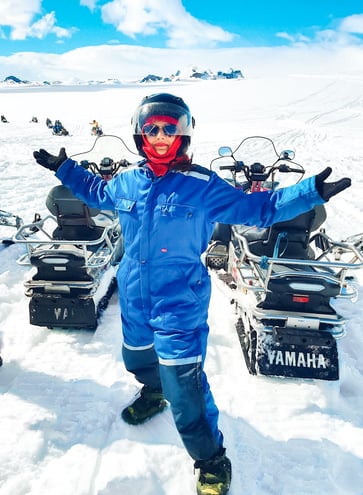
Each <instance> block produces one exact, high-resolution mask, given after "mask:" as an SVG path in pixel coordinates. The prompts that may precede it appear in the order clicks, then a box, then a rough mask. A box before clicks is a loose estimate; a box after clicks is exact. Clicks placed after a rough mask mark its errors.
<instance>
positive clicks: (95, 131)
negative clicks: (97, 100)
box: [91, 125, 103, 136]
mask: <svg viewBox="0 0 363 495" xmlns="http://www.w3.org/2000/svg"><path fill="white" fill-rule="evenodd" d="M91 134H92V135H93V136H102V134H103V130H102V127H101V126H100V125H99V126H97V127H94V128H93V129H92V131H91Z"/></svg>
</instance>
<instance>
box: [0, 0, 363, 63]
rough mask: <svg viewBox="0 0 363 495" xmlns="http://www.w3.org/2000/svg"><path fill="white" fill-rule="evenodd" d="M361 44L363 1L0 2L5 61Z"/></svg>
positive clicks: (0, 52) (1, 50)
mask: <svg viewBox="0 0 363 495" xmlns="http://www.w3.org/2000/svg"><path fill="white" fill-rule="evenodd" d="M336 33H338V34H340V35H341V36H345V37H346V36H349V37H353V38H354V39H355V40H356V42H359V41H361V40H362V33H363V3H362V0H349V1H346V0H304V1H300V2H296V1H293V0H280V1H271V0H259V1H255V2H254V1H251V0H248V1H245V0H232V1H225V2H223V1H221V0H208V1H200V0H60V1H57V2H55V1H54V0H23V1H22V2H19V1H18V0H1V2H0V56H5V57H6V56H10V55H12V54H14V53H19V52H25V51H26V52H27V51H35V52H40V53H41V52H45V53H55V54H61V53H65V52H67V51H70V50H73V49H75V48H78V47H86V46H90V45H102V44H109V45H117V44H126V45H141V46H147V47H154V48H186V47H187V48H213V47H219V48H229V47H251V46H255V47H259V46H278V45H289V44H293V43H301V42H303V43H308V42H313V41H315V42H316V40H326V39H327V38H329V37H330V36H332V35H336Z"/></svg>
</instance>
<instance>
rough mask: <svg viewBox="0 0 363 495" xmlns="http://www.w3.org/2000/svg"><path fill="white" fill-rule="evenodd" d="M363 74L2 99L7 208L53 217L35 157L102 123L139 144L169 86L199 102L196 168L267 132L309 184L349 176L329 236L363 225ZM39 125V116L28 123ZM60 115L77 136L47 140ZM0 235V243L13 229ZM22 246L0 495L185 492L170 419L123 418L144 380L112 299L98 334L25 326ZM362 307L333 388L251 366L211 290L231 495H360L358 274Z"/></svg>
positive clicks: (7, 348) (6, 313)
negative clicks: (149, 114)
mask: <svg viewBox="0 0 363 495" xmlns="http://www.w3.org/2000/svg"><path fill="white" fill-rule="evenodd" d="M362 87H363V76H362V77H360V76H356V77H350V76H342V75H337V76H336V77H333V76H325V77H324V76H315V77H314V76H308V75H303V74H301V75H295V76H289V75H284V74H281V75H278V76H276V77H270V78H255V79H246V80H236V81H205V82H189V83H182V82H180V83H175V84H173V85H167V84H163V85H147V86H146V85H143V86H141V85H136V84H135V85H128V86H122V87H117V88H107V87H102V88H97V87H95V86H92V87H73V88H72V87H62V88H55V87H52V88H40V89H37V88H29V89H28V90H26V91H24V90H16V89H11V90H1V91H0V113H2V114H4V115H5V116H6V117H7V119H8V121H9V123H8V124H2V123H0V133H1V134H0V135H1V142H0V143H1V144H0V149H1V153H0V184H1V202H0V209H3V210H8V211H11V212H12V213H14V214H17V215H19V216H21V217H22V218H23V219H24V221H26V222H27V221H31V220H32V219H33V216H34V213H35V212H38V213H40V214H41V215H45V213H46V208H45V204H44V201H45V197H46V194H47V191H48V190H49V188H50V187H51V186H53V185H55V184H56V183H57V180H56V179H55V178H54V176H53V175H52V173H50V172H48V171H46V170H44V169H41V167H39V166H37V165H36V164H35V161H34V160H33V158H32V152H33V151H34V150H36V149H39V148H40V147H43V148H45V149H47V150H48V151H50V152H55V153H57V152H58V150H59V147H60V146H65V147H66V150H67V153H68V154H73V153H77V152H81V151H84V150H86V149H88V148H90V146H91V145H92V143H93V137H92V136H91V135H90V128H91V126H90V124H89V122H92V120H93V119H97V120H98V122H99V123H100V124H101V125H102V126H103V130H104V132H105V133H107V134H116V135H120V136H121V137H123V138H124V139H125V141H126V142H127V143H128V144H129V146H131V147H133V143H132V137H131V133H130V117H131V115H132V113H133V111H134V109H135V107H136V106H137V104H138V103H139V101H140V100H141V98H142V97H143V96H145V95H146V94H150V93H152V92H159V91H167V92H172V93H175V94H178V95H180V96H182V97H183V98H184V99H185V100H186V102H187V103H188V104H189V105H190V108H191V109H192V112H193V114H194V116H195V119H196V122H197V125H196V129H195V134H194V137H193V151H194V158H195V161H196V162H199V163H201V164H203V165H208V164H209V162H210V160H211V159H212V158H214V157H216V155H217V150H218V147H219V146H221V145H230V146H231V147H232V148H233V147H234V146H236V145H237V144H238V143H239V141H240V140H241V138H243V137H246V136H248V135H255V134H262V135H267V136H269V137H271V138H273V139H274V141H275V142H276V144H277V146H278V148H280V149H286V148H289V149H294V150H295V151H296V159H297V160H298V161H299V162H301V163H303V164H304V165H305V167H306V168H307V171H308V172H307V175H313V174H315V173H317V172H319V171H320V170H322V169H323V168H325V167H326V166H327V165H330V166H331V167H332V168H333V177H334V178H340V177H342V176H345V175H349V176H351V177H352V179H353V185H352V187H351V188H350V189H348V190H347V191H345V192H343V193H342V194H340V195H339V196H337V197H336V198H333V199H332V200H331V201H330V202H329V203H328V205H327V210H328V220H327V225H326V228H327V231H328V232H329V233H330V235H331V236H332V237H338V238H344V237H345V236H347V235H349V234H351V233H353V232H356V233H357V232H363V220H362V218H363V217H362V215H363V194H362V191H363V179H362V163H363V147H362V133H363V93H362ZM33 115H34V116H37V117H38V120H39V123H38V124H36V123H30V120H31V118H32V116H33ZM47 117H49V118H50V119H51V120H53V122H54V120H55V119H60V120H61V121H62V122H63V124H64V126H65V127H66V128H67V129H68V130H69V132H70V136H67V137H57V136H53V135H52V133H51V131H50V130H49V129H47V128H46V126H45V120H46V118H47ZM3 230H6V229H3V228H1V231H0V234H1V237H2V238H3V237H4V232H3ZM21 251H22V248H21V246H19V245H13V246H10V247H8V248H6V249H4V250H2V251H1V252H0V263H1V265H0V322H1V323H0V336H1V340H2V345H1V347H2V348H1V355H2V357H3V360H4V364H3V367H2V368H0V390H1V397H0V401H1V403H0V418H1V419H0V493H1V495H25V494H26V495H49V494H52V495H57V494H59V495H96V494H97V495H120V494H129V495H138V494H142V495H166V494H171V493H172V494H173V495H188V494H194V493H195V480H194V475H193V462H192V460H191V459H190V458H189V457H188V455H187V454H186V452H185V450H184V448H183V446H182V444H181V441H180V439H179V437H178V435H177V432H176V430H175V427H174V424H173V419H172V416H171V413H170V411H169V410H167V411H166V412H165V413H163V414H161V415H159V416H158V417H156V418H154V419H153V420H152V421H150V422H149V423H147V424H145V425H143V426H137V427H132V426H128V425H126V424H125V423H123V422H122V420H120V411H121V409H122V408H123V407H124V406H125V405H127V404H128V403H129V402H130V401H131V400H132V397H133V396H134V394H135V393H136V392H137V390H138V388H139V386H138V384H137V382H136V381H135V380H134V379H133V377H132V376H131V375H130V374H128V373H127V372H126V371H125V369H124V366H123V363H122V358H121V356H120V348H121V341H122V337H121V329H120V321H119V309H118V304H117V296H116V295H114V296H113V299H112V300H111V304H110V305H109V307H108V308H107V310H106V311H105V312H104V314H103V316H102V318H101V321H100V324H99V326H98V328H97V330H96V332H95V333H90V332H83V331H56V330H48V329H47V328H41V327H35V326H31V325H30V324H29V318H28V303H29V300H28V299H27V298H26V296H25V295H24V286H23V281H24V279H25V278H26V275H27V270H28V268H26V267H22V266H19V265H17V264H16V262H15V260H16V258H17V257H18V256H19V254H20V253H21ZM358 280H359V287H358V288H359V294H360V301H358V302H357V303H356V304H353V303H351V302H349V301H342V302H339V303H338V304H337V307H338V309H339V311H340V312H341V314H343V315H344V316H345V317H347V318H348V320H349V321H348V325H347V334H346V336H345V337H344V338H343V339H342V340H340V341H339V344H338V345H339V353H340V365H341V378H340V380H339V382H334V383H329V382H321V381H320V382H319V381H309V380H288V379H278V378H263V377H254V376H250V375H249V374H248V372H247V371H246V368H245V365H244V363H243V360H242V354H241V350H240V347H239V343H238V339H237V335H236V332H235V330H234V328H233V315H232V314H231V306H230V303H229V300H228V298H227V297H226V296H225V295H224V293H223V291H222V290H221V289H220V287H219V286H215V287H214V288H213V295H212V304H211V307H210V327H211V333H210V339H209V354H208V358H207V362H206V371H207V373H208V377H209V381H210V383H211V386H212V390H213V392H214V395H215V398H216V401H217V403H218V405H219V408H220V412H221V424H220V426H221V429H222V430H223V432H224V435H225V440H226V446H227V449H228V455H229V456H230V458H231V460H232V462H233V481H232V487H231V490H230V493H231V495H243V494H248V495H324V494H329V495H362V494H363V364H362V363H363V360H362V356H363V336H362V321H363V276H362V274H359V275H358Z"/></svg>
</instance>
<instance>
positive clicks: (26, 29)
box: [0, 0, 74, 40]
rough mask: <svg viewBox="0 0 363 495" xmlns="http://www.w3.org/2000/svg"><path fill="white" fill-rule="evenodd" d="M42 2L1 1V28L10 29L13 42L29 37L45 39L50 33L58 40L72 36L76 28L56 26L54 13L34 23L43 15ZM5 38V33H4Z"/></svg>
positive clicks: (35, 0) (38, 0)
mask: <svg viewBox="0 0 363 495" xmlns="http://www.w3.org/2000/svg"><path fill="white" fill-rule="evenodd" d="M41 3H42V2H41V0H26V2H25V1H22V2H20V1H19V0H1V3H0V27H1V26H7V27H10V38H11V39H12V40H24V39H26V38H28V37H32V38H38V39H43V38H45V37H46V36H47V35H48V34H49V33H53V34H55V35H56V36H57V37H58V38H66V37H69V36H71V34H72V32H74V28H71V29H65V28H62V27H60V26H57V25H56V22H57V21H56V17H55V13H54V12H50V13H48V14H45V15H44V16H43V17H41V19H39V20H38V21H36V22H33V19H34V17H35V16H37V15H38V14H40V13H41ZM2 33H3V36H4V31H2Z"/></svg>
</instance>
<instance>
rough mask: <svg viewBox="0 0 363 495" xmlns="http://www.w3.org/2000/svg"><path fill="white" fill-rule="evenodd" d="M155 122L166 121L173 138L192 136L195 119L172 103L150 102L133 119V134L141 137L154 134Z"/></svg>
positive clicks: (139, 109) (167, 128)
mask: <svg viewBox="0 0 363 495" xmlns="http://www.w3.org/2000/svg"><path fill="white" fill-rule="evenodd" d="M153 121H155V122H162V121H165V122H166V123H167V124H168V125H167V126H166V131H167V132H168V133H169V135H173V136H191V135H192V133H193V119H192V117H191V115H190V113H189V112H187V111H186V109H185V108H183V107H181V106H179V105H175V104H173V103H170V102H150V103H146V104H144V105H142V106H141V107H140V108H138V110H137V111H136V113H135V115H134V117H133V119H132V124H133V134H134V135H141V134H145V133H146V134H148V133H150V129H151V132H153V130H152V128H151V127H150V126H152V124H153Z"/></svg>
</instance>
